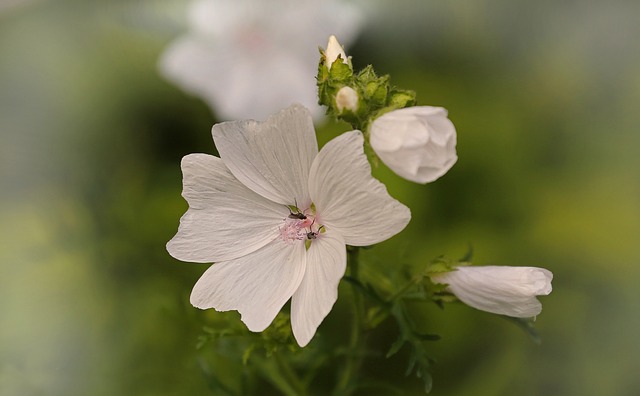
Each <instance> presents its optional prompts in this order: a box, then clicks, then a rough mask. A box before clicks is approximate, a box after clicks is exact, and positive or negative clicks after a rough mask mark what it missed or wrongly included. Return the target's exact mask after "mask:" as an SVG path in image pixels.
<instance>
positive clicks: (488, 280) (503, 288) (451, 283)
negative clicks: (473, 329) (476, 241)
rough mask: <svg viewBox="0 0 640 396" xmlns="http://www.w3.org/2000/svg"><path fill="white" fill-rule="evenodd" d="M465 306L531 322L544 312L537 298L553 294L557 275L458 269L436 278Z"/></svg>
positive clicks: (529, 269) (521, 270)
mask: <svg viewBox="0 0 640 396" xmlns="http://www.w3.org/2000/svg"><path fill="white" fill-rule="evenodd" d="M431 278H432V279H433V280H434V281H435V282H438V283H443V284H447V285H448V286H447V290H449V291H450V292H451V293H453V294H455V295H456V297H458V299H460V300H461V301H462V302H464V303H465V304H467V305H469V306H471V307H474V308H476V309H480V310H482V311H487V312H491V313H495V314H499V315H507V316H512V317H516V318H529V317H534V316H536V315H538V314H539V313H540V312H541V311H542V304H540V301H538V299H536V296H541V295H544V296H546V295H548V294H549V293H551V280H552V279H553V274H552V273H551V272H550V271H549V270H546V269H544V268H536V267H508V266H485V267H457V268H456V270H454V271H451V272H445V273H439V274H435V275H432V276H431Z"/></svg>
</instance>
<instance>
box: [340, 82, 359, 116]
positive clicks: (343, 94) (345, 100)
mask: <svg viewBox="0 0 640 396" xmlns="http://www.w3.org/2000/svg"><path fill="white" fill-rule="evenodd" d="M336 107H337V108H338V112H339V113H341V114H342V113H343V112H344V111H345V110H349V111H351V112H353V113H355V112H356V111H357V110H358V93H357V92H356V90H355V89H353V88H351V87H346V86H345V87H342V88H340V90H339V91H338V93H337V94H336Z"/></svg>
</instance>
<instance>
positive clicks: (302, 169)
mask: <svg viewBox="0 0 640 396" xmlns="http://www.w3.org/2000/svg"><path fill="white" fill-rule="evenodd" d="M213 140H214V141H215V144H216V147H217V148H218V151H219V153H220V157H221V158H222V159H223V160H224V162H225V164H226V165H227V166H228V167H229V170H230V171H231V173H233V175H234V176H235V177H236V178H238V180H240V181H241V182H242V183H243V184H244V185H245V186H247V187H249V188H250V189H251V190H253V191H255V192H256V193H258V194H260V195H262V196H263V197H266V198H268V199H270V200H272V201H274V202H278V203H281V204H284V205H291V204H293V203H294V201H296V202H298V204H300V206H305V205H309V204H310V199H309V193H308V190H307V180H308V177H309V169H310V167H311V163H312V161H313V159H314V157H315V156H316V154H317V153H318V144H317V142H316V137H315V131H314V129H313V121H312V120H311V115H310V114H309V111H308V110H307V109H305V108H304V107H302V106H300V105H293V106H291V107H289V108H287V109H285V110H282V111H281V112H279V113H277V114H275V115H273V116H271V117H269V118H268V119H267V121H265V122H257V121H252V120H251V121H232V122H223V123H220V124H216V125H214V126H213Z"/></svg>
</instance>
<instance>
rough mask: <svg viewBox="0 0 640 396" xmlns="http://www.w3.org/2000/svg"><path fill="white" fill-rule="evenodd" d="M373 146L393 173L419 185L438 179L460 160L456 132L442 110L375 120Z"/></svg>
mask: <svg viewBox="0 0 640 396" xmlns="http://www.w3.org/2000/svg"><path fill="white" fill-rule="evenodd" d="M370 143H371V147H372V148H373V150H374V151H375V152H376V154H377V155H378V157H380V159H381V160H382V162H384V163H385V164H386V165H387V166H388V167H389V168H391V170H393V171H394V172H395V173H396V174H397V175H399V176H401V177H404V178H405V179H407V180H411V181H413V182H416V183H429V182H432V181H434V180H436V179H437V178H439V177H440V176H442V175H444V174H445V173H446V172H447V171H448V170H449V169H451V167H452V166H453V164H455V162H456V161H457V160H458V156H457V155H456V129H455V127H454V126H453V123H452V122H451V121H450V120H449V119H448V118H447V110H445V109H444V108H442V107H432V106H416V107H407V108H404V109H399V110H394V111H391V112H389V113H386V114H384V115H382V116H381V117H379V118H377V119H375V120H374V121H373V123H372V125H371V137H370Z"/></svg>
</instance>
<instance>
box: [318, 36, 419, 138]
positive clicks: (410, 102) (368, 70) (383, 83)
mask: <svg viewBox="0 0 640 396" xmlns="http://www.w3.org/2000/svg"><path fill="white" fill-rule="evenodd" d="M320 53H321V58H320V64H319V65H318V76H317V80H318V96H319V103H320V104H321V105H324V106H327V115H330V116H334V117H336V118H338V119H341V120H343V121H346V122H348V123H350V124H351V125H352V126H353V127H354V128H357V129H361V130H362V131H363V132H364V133H365V134H366V133H367V129H368V128H367V126H368V125H369V124H370V123H371V122H372V121H373V119H375V118H377V117H379V116H381V115H382V114H384V113H386V112H389V111H391V110H396V109H401V108H404V107H408V106H414V105H415V103H416V94H415V92H413V91H408V90H402V89H398V88H396V87H394V86H392V85H391V84H390V83H389V76H388V75H385V76H378V75H376V73H375V71H374V70H373V67H372V66H367V67H365V68H364V69H363V70H362V71H360V72H358V73H354V71H353V66H352V64H351V57H347V55H346V54H345V51H344V49H343V48H342V46H341V45H340V44H339V43H338V40H337V39H336V38H335V36H331V37H330V38H329V43H328V44H327V49H326V50H323V49H320Z"/></svg>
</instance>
